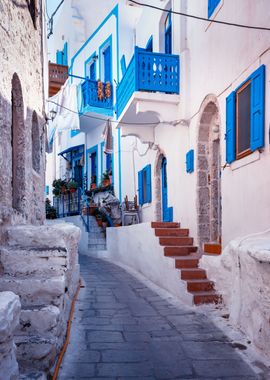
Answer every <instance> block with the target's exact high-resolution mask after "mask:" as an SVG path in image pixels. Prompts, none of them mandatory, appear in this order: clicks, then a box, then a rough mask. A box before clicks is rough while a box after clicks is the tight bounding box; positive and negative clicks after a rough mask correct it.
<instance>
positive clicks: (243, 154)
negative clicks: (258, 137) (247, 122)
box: [235, 78, 252, 160]
mask: <svg viewBox="0 0 270 380" xmlns="http://www.w3.org/2000/svg"><path fill="white" fill-rule="evenodd" d="M249 85H250V97H251V86H252V83H251V79H250V78H249V79H248V80H247V81H246V82H245V83H243V84H242V85H241V86H240V87H238V88H237V90H236V91H235V152H236V160H241V158H243V157H246V156H248V155H250V154H252V150H251V148H250V145H251V138H249V148H248V149H246V150H244V151H242V152H239V150H238V148H239V147H238V137H239V117H238V116H239V114H238V112H239V111H238V104H239V99H238V98H239V94H240V93H241V92H242V91H243V90H245V88H247V87H248V86H249ZM250 100H251V99H250ZM249 111H250V113H251V104H250V110H249ZM249 127H250V126H249Z"/></svg>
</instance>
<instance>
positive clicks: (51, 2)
mask: <svg viewBox="0 0 270 380" xmlns="http://www.w3.org/2000/svg"><path fill="white" fill-rule="evenodd" d="M60 1H61V0H46V2H47V12H48V14H49V16H51V15H52V13H53V12H54V11H55V9H56V8H57V6H58V4H59V3H60Z"/></svg>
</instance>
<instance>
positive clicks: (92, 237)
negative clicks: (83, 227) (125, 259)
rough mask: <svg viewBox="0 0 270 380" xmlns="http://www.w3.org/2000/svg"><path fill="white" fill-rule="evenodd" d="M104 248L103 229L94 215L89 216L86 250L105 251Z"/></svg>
mask: <svg viewBox="0 0 270 380" xmlns="http://www.w3.org/2000/svg"><path fill="white" fill-rule="evenodd" d="M106 249H107V246H106V237H105V231H104V230H103V228H102V227H99V225H98V223H97V221H96V218H95V217H94V216H89V232H88V251H90V253H91V252H96V251H105V250H106Z"/></svg>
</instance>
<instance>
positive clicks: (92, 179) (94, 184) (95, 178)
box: [90, 175, 97, 190]
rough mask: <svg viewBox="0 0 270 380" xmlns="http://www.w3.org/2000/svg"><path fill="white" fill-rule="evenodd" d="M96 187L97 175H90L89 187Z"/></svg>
mask: <svg viewBox="0 0 270 380" xmlns="http://www.w3.org/2000/svg"><path fill="white" fill-rule="evenodd" d="M96 187H97V177H96V176H95V175H92V177H91V184H90V189H91V190H93V189H96Z"/></svg>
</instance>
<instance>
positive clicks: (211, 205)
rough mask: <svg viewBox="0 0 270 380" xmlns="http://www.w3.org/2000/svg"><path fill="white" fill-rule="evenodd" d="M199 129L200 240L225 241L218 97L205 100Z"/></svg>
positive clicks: (198, 186) (198, 192)
mask: <svg viewBox="0 0 270 380" xmlns="http://www.w3.org/2000/svg"><path fill="white" fill-rule="evenodd" d="M201 110H202V111H201V117H200V121H199V131H198V155H197V170H198V172H197V196H198V197H197V199H198V203H197V210H198V242H199V245H200V248H203V244H204V243H207V242H213V243H220V242H221V188H220V174H221V159H220V132H219V130H220V128H219V126H220V117H219V109H218V105H217V99H216V97H214V96H212V95H209V96H208V97H207V98H206V99H205V101H204V102H203V104H202V107H201Z"/></svg>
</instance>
